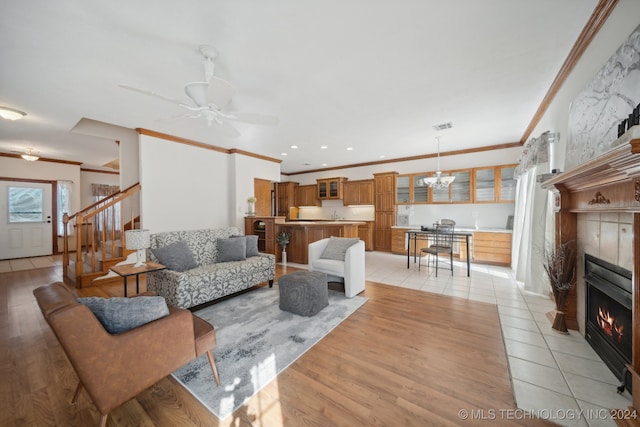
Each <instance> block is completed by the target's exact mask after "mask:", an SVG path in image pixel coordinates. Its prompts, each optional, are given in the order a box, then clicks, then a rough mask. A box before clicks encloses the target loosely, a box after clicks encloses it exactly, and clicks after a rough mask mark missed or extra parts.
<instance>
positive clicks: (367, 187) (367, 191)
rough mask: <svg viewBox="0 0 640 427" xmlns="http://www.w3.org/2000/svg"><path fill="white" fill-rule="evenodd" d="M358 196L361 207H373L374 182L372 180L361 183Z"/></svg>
mask: <svg viewBox="0 0 640 427" xmlns="http://www.w3.org/2000/svg"><path fill="white" fill-rule="evenodd" d="M345 185H346V183H345ZM358 195H359V197H360V204H361V205H373V181H372V180H370V179H369V180H366V181H360V183H359V184H358Z"/></svg>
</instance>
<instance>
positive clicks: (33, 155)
mask: <svg viewBox="0 0 640 427" xmlns="http://www.w3.org/2000/svg"><path fill="white" fill-rule="evenodd" d="M20 157H22V158H23V159H25V160H26V161H28V162H35V161H36V160H38V159H39V158H40V156H38V152H37V151H35V150H34V149H33V148H27V152H26V153H24V154H21V155H20Z"/></svg>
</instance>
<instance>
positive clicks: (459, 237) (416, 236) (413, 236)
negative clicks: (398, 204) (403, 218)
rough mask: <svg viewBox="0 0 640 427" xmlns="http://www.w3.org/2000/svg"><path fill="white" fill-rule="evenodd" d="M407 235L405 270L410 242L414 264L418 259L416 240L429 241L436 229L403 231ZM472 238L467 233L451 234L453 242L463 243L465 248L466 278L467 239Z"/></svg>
mask: <svg viewBox="0 0 640 427" xmlns="http://www.w3.org/2000/svg"><path fill="white" fill-rule="evenodd" d="M405 234H406V235H407V268H409V267H410V265H411V242H412V241H413V263H414V264H415V263H416V261H417V259H418V258H417V257H418V251H417V247H418V240H429V237H430V236H435V234H436V229H435V227H434V228H428V227H421V228H420V229H415V230H407V231H405ZM471 236H473V233H471V232H468V231H455V229H454V232H453V240H454V241H457V242H460V243H462V242H463V241H464V243H465V244H466V246H467V277H470V276H471V261H470V259H471V252H469V239H470V238H471Z"/></svg>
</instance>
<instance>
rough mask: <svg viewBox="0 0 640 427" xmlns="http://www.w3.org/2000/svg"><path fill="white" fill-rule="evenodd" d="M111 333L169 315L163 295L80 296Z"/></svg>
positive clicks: (126, 329) (83, 302) (81, 301)
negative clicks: (133, 296) (127, 296)
mask: <svg viewBox="0 0 640 427" xmlns="http://www.w3.org/2000/svg"><path fill="white" fill-rule="evenodd" d="M78 302H79V303H81V304H84V305H86V306H87V307H89V310H91V311H92V312H93V314H94V315H95V316H96V318H97V319H98V321H100V323H102V326H104V328H105V329H106V330H107V331H108V332H109V333H110V334H119V333H122V332H125V331H128V330H129V329H133V328H137V327H138V326H142V325H144V324H146V323H149V322H152V321H154V320H157V319H160V318H161V317H164V316H168V315H169V308H168V307H167V303H166V301H165V300H164V298H163V297H158V296H153V297H150V296H149V297H142V296H141V297H135V298H120V297H117V298H99V297H88V298H78Z"/></svg>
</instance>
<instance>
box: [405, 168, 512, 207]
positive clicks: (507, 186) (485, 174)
mask: <svg viewBox="0 0 640 427" xmlns="http://www.w3.org/2000/svg"><path fill="white" fill-rule="evenodd" d="M515 168H516V165H502V166H491V167H486V168H475V169H459V170H452V171H442V176H443V177H444V176H454V177H455V180H454V181H453V182H452V183H451V185H449V186H448V187H444V188H432V187H429V186H428V185H427V184H425V183H424V178H426V177H431V176H435V172H429V173H416V174H408V175H398V176H397V179H396V203H397V204H399V205H403V204H404V205H409V204H411V205H413V204H427V203H442V204H444V203H446V204H451V203H513V202H514V201H515V196H516V180H515V179H514V177H513V172H514V171H515Z"/></svg>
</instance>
